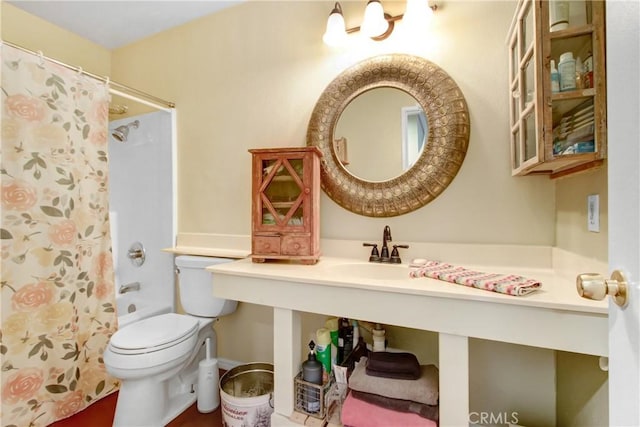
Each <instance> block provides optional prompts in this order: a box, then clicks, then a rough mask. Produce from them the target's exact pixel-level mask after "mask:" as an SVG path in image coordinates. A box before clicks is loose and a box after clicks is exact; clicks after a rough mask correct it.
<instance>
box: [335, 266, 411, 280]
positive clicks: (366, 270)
mask: <svg viewBox="0 0 640 427" xmlns="http://www.w3.org/2000/svg"><path fill="white" fill-rule="evenodd" d="M328 270H329V271H330V272H331V274H335V275H337V276H338V275H339V276H342V277H350V278H361V279H367V280H403V279H408V278H409V268H407V266H406V265H400V264H377V263H364V262H363V263H348V264H337V265H333V266H331V267H329V269H328Z"/></svg>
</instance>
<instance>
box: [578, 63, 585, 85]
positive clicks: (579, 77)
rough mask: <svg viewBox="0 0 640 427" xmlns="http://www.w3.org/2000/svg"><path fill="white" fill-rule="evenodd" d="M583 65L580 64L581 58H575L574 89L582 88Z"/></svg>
mask: <svg viewBox="0 0 640 427" xmlns="http://www.w3.org/2000/svg"><path fill="white" fill-rule="evenodd" d="M583 74H584V66H583V65H582V60H581V59H580V57H579V56H578V57H577V58H576V89H584V88H585V86H584V80H583V77H584V76H583Z"/></svg>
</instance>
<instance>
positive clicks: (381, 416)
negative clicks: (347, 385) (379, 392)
mask: <svg viewBox="0 0 640 427" xmlns="http://www.w3.org/2000/svg"><path fill="white" fill-rule="evenodd" d="M340 419H341V421H342V425H344V426H345V427H346V426H348V427H391V426H398V427H399V426H402V427H437V426H438V424H437V423H436V422H435V421H433V420H428V419H426V418H422V417H420V416H418V415H416V414H408V413H405V412H399V411H393V410H391V409H386V408H383V407H381V406H377V405H373V404H371V403H368V402H365V401H364V400H360V399H356V398H354V397H353V396H352V395H351V393H349V394H348V395H347V398H346V399H345V401H344V403H343V404H342V412H341V414H340Z"/></svg>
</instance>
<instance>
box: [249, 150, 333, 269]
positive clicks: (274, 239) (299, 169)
mask: <svg viewBox="0 0 640 427" xmlns="http://www.w3.org/2000/svg"><path fill="white" fill-rule="evenodd" d="M249 152H250V153H251V154H252V155H253V178H252V179H253V181H252V191H251V193H252V197H253V202H252V226H251V257H252V259H253V262H264V261H265V260H266V259H286V260H299V261H300V262H302V263H305V264H315V263H316V262H317V261H318V259H319V258H320V157H321V153H320V150H318V149H317V148H316V147H293V148H267V149H253V150H249Z"/></svg>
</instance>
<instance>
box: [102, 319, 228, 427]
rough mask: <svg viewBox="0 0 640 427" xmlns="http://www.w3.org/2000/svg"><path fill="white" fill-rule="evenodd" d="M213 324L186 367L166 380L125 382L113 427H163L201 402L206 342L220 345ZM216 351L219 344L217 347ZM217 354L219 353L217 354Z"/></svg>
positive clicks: (200, 336)
mask: <svg viewBox="0 0 640 427" xmlns="http://www.w3.org/2000/svg"><path fill="white" fill-rule="evenodd" d="M211 323H212V322H206V326H204V325H203V326H204V328H202V329H201V330H200V331H199V334H198V345H197V348H198V349H199V350H197V351H195V350H194V353H195V354H194V356H195V357H192V358H191V359H190V360H188V361H185V362H183V363H186V366H184V365H182V366H183V367H182V369H180V367H177V368H175V370H171V371H173V372H166V373H165V374H164V375H162V377H160V378H159V377H157V376H156V377H150V378H149V377H147V378H140V379H136V380H132V379H129V380H122V381H121V386H120V392H119V394H118V402H117V404H116V412H115V417H114V420H113V427H160V426H164V425H167V424H169V423H170V422H171V421H172V420H173V419H175V418H176V417H177V416H178V415H180V414H181V413H182V412H184V411H185V410H186V409H187V408H189V406H191V405H193V404H194V403H195V402H196V400H197V389H198V365H199V363H200V361H201V360H203V359H204V358H205V349H204V346H203V344H204V342H205V340H206V338H210V339H211V342H213V343H215V342H216V335H215V331H214V330H213V328H212V327H211ZM213 351H214V352H215V344H214V345H213ZM214 355H215V353H214ZM162 378H166V379H164V380H163V379H162Z"/></svg>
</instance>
